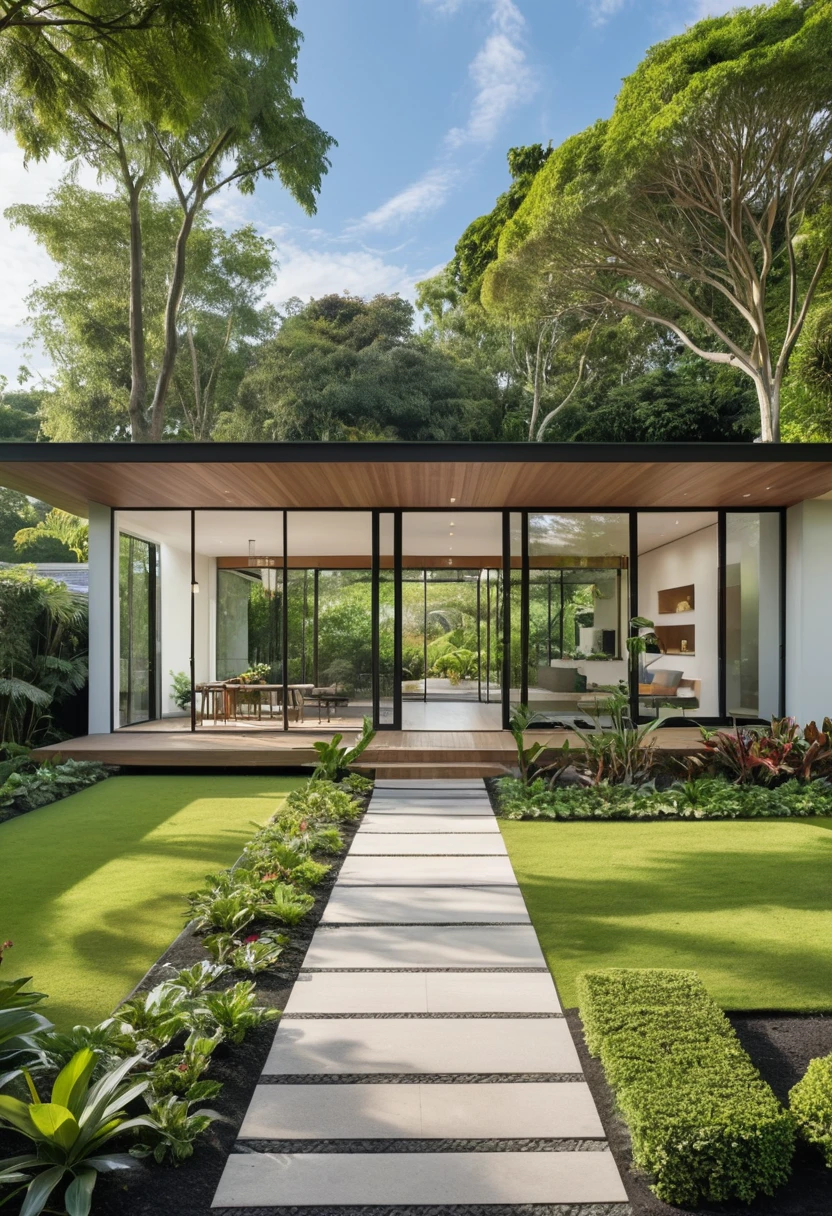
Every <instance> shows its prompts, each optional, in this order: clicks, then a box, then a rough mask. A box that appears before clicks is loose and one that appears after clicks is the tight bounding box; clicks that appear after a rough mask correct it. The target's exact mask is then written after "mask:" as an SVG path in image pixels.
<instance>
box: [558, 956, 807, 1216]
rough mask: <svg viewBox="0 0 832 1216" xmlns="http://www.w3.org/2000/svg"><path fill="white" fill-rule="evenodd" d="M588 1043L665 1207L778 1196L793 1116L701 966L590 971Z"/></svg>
mask: <svg viewBox="0 0 832 1216" xmlns="http://www.w3.org/2000/svg"><path fill="white" fill-rule="evenodd" d="M578 1000H579V1005H580V1012H581V1018H582V1019H583V1024H584V1032H585V1035H586V1042H587V1046H588V1048H589V1050H590V1052H591V1053H592V1054H593V1055H595V1056H598V1057H599V1058H600V1060H601V1063H602V1064H603V1066H604V1071H605V1073H606V1076H607V1080H608V1081H609V1083H610V1085H611V1086H612V1088H613V1089H614V1091H615V1097H616V1101H617V1103H618V1108H619V1110H620V1111H621V1114H622V1115H623V1117H624V1119H625V1120H626V1121H627V1124H628V1125H629V1128H630V1132H631V1135H632V1144H633V1160H634V1162H635V1164H636V1166H638V1167H639V1168H641V1169H644V1170H646V1171H647V1172H648V1173H649V1174H651V1175H652V1178H653V1184H652V1185H653V1190H654V1191H655V1192H656V1194H657V1195H658V1196H659V1197H660V1198H661V1199H664V1200H665V1201H667V1202H668V1203H674V1204H679V1205H682V1206H692V1207H693V1206H697V1205H699V1204H700V1203H703V1202H707V1203H720V1202H723V1201H726V1200H730V1199H741V1200H744V1201H745V1202H746V1203H750V1202H751V1200H752V1199H753V1198H754V1197H755V1195H758V1194H764V1195H771V1194H773V1193H774V1191H775V1189H776V1188H777V1187H778V1186H780V1185H781V1184H782V1183H783V1182H785V1181H786V1180H787V1178H788V1177H789V1173H790V1167H791V1159H792V1155H793V1152H794V1138H795V1137H794V1123H793V1119H792V1116H791V1115H790V1114H789V1112H788V1111H786V1110H784V1109H783V1107H782V1106H781V1105H780V1103H779V1102H778V1101H777V1099H776V1098H775V1096H774V1094H773V1093H772V1091H771V1089H770V1088H769V1086H768V1085H767V1084H766V1083H765V1081H763V1079H762V1078H761V1076H760V1074H759V1073H758V1072H757V1070H756V1069H755V1068H754V1065H753V1064H752V1063H751V1060H750V1059H749V1057H748V1056H747V1055H746V1053H745V1052H744V1051H743V1049H742V1047H741V1046H740V1043H739V1040H738V1039H737V1036H736V1034H735V1033H734V1030H733V1028H732V1026H731V1024H730V1022H729V1021H728V1019H727V1018H726V1017H725V1014H724V1013H723V1012H722V1010H721V1009H719V1007H718V1006H717V1005H716V1004H715V1002H714V1001H713V1000H712V999H711V998H710V997H709V996H708V993H707V992H706V990H705V988H704V986H703V984H702V982H701V981H700V979H699V977H698V976H697V975H696V973H695V972H693V971H666V970H626V969H610V970H606V971H586V972H584V973H583V975H581V976H579V978H578Z"/></svg>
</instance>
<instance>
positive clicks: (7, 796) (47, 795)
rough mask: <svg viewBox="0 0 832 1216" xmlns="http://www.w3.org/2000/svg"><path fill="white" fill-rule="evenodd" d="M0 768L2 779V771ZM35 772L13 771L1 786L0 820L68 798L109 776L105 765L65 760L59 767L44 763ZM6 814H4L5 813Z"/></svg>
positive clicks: (89, 761) (90, 761)
mask: <svg viewBox="0 0 832 1216" xmlns="http://www.w3.org/2000/svg"><path fill="white" fill-rule="evenodd" d="M3 767H4V766H2V765H0V777H1V775H2V768H3ZM32 767H33V769H34V771H33V772H25V771H23V772H21V771H20V769H16V770H13V771H12V772H10V773H9V774H8V776H6V778H5V780H3V782H2V784H0V820H2V819H3V818H5V817H6V815H8V813H9V812H10V811H13V812H14V813H18V812H20V811H33V810H35V809H36V808H37V807H39V806H48V804H49V803H50V802H57V801H58V799H60V798H67V797H69V795H70V794H75V793H77V791H78V790H83V789H86V787H87V786H88V785H95V784H96V783H97V782H98V781H103V780H104V779H105V777H109V775H110V774H109V771H108V770H107V769H106V768H105V767H104V765H103V764H97V763H95V762H94V761H92V760H63V761H61V763H60V764H41V765H38V766H37V767H35V765H34V763H33V764H32ZM4 812H5V814H4Z"/></svg>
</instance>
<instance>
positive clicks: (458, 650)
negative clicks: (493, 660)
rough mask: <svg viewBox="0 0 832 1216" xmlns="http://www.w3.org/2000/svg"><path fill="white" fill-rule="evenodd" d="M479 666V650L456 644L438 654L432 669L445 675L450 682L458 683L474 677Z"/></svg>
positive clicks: (439, 674)
mask: <svg viewBox="0 0 832 1216" xmlns="http://www.w3.org/2000/svg"><path fill="white" fill-rule="evenodd" d="M479 667H480V653H479V651H477V650H466V649H465V648H464V647H462V646H456V647H454V648H453V649H451V650H446V651H445V653H444V654H441V655H439V657H438V658H437V659H436V662H435V663H434V664H433V668H432V670H433V672H434V673H435V674H436V675H438V676H447V677H448V679H449V680H450V682H451V684H458V683H459V682H460V680H472V679H474V677H475V676H476V675H477V672H478V671H479Z"/></svg>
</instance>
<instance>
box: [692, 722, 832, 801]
mask: <svg viewBox="0 0 832 1216" xmlns="http://www.w3.org/2000/svg"><path fill="white" fill-rule="evenodd" d="M702 740H703V744H704V753H705V754H704V756H699V757H693V758H692V759H693V763H694V765H695V766H696V767H698V768H710V767H711V766H712V765H715V766H716V768H717V769H721V770H722V771H723V772H726V773H728V774H730V775H731V776H732V777H733V778H734V780H735V781H736V782H737V784H738V785H773V784H774V783H775V782H777V781H780V780H783V781H785V780H787V779H788V778H790V777H796V778H797V779H798V780H800V781H809V780H811V778H812V777H813V776H816V775H818V774H817V772H816V771H815V770H818V769H819V768H821V767H823V766H827V767H829V766H830V762H832V720H830V719H829V718H824V720H823V726H822V727H818V726H817V724H816V723H815V722H810V723H809V724H808V726H806V727H804V729H803V730H801V729H800V727H799V726H798V724H797V722H796V721H795V720H794V718H772V719H771V727H770V728H766V727H757V726H738V727H737V728H736V729H735V730H734V731H725V730H718V731H709V730H706V729H704V728H703V730H702Z"/></svg>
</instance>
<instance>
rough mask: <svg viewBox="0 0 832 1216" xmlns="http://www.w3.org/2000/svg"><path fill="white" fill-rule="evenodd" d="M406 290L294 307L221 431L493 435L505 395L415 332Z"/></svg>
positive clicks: (255, 435) (268, 435)
mask: <svg viewBox="0 0 832 1216" xmlns="http://www.w3.org/2000/svg"><path fill="white" fill-rule="evenodd" d="M413 319H414V314H413V307H412V305H410V304H409V303H408V302H407V301H406V300H402V299H400V298H399V297H398V296H383V295H382V296H376V297H375V298H374V299H372V300H369V301H365V300H362V299H360V298H358V297H356V296H338V295H333V296H324V297H322V298H321V299H318V300H312V301H310V302H309V303H308V304H307V305H305V306H303V305H299V304H294V305H293V306H292V307H291V308H290V310H289V311H288V315H286V316H285V317H284V319H283V322H282V324H281V326H280V329H279V330H278V332H277V334H276V335H275V337H274V338H273V339H272V340H271V341H269V342H266V343H264V344H263V345H262V346H261V347H260V349H259V350H258V352H257V355H256V359H255V361H254V365H253V367H252V369H251V371H250V372H249V373H248V374H247V375H246V377H245V379H244V380H243V382H242V384H241V386H240V392H239V396H238V400H237V403H236V406H235V409H234V410H233V411H232V412H229V413H226V414H224V415H222V416H221V418H220V420H219V423H218V426H217V429H216V432H215V434H216V436H217V437H218V438H223V439H237V440H260V441H262V440H264V439H266V440H288V439H328V440H335V439H445V440H451V439H491V438H497V437H498V436H499V433H500V416H501V393H500V389H499V386H498V384H497V382H496V379H495V378H494V377H493V376H491V375H490V374H489V373H488V372H486V371H483V370H482V369H476V368H474V367H470V366H466V365H464V364H461V363H459V362H458V361H457V360H455V359H454V358H453V357H451V356H450V355H448V354H446V353H445V352H444V351H442V350H440V349H438V348H437V347H436V346H435V345H433V344H432V343H431V342H429V341H427V340H423V339H422V338H420V337H419V336H417V335H415V334H414V331H413Z"/></svg>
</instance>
